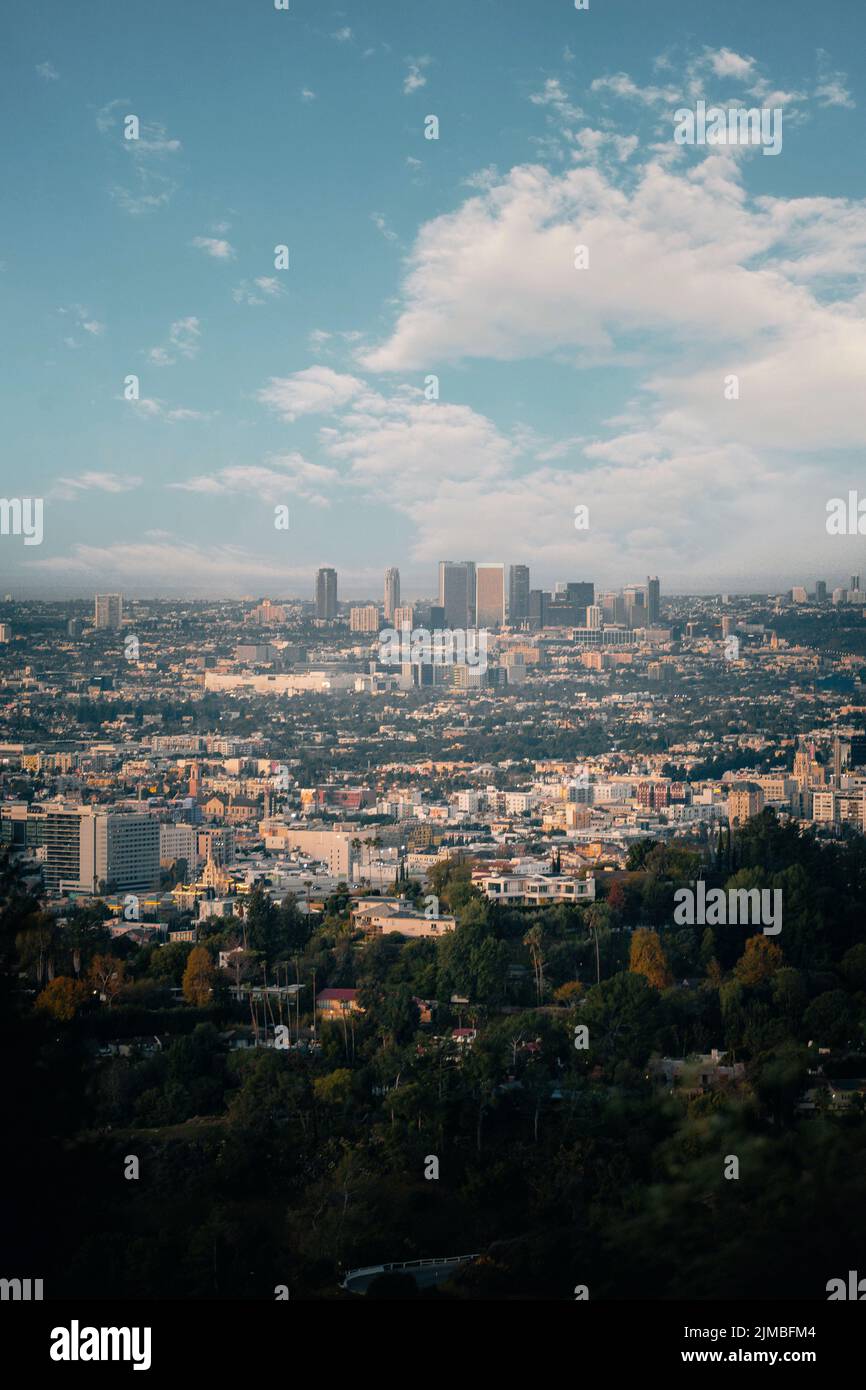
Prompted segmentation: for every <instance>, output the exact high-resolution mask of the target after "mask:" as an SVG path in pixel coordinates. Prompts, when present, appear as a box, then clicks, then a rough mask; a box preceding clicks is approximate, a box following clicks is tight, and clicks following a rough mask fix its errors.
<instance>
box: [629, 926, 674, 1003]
mask: <svg viewBox="0 0 866 1390" xmlns="http://www.w3.org/2000/svg"><path fill="white" fill-rule="evenodd" d="M628 968H629V970H630V971H631V973H632V974H633V975H643V977H644V979H645V980H647V981H648V982H649V983H650V984H651V985H652V987H653V989H657V990H663V989H668V988H669V987H670V986H671V985H672V984H673V982H674V981H673V975H672V974H671V969H670V966H669V965H668V962H667V957H666V956H665V953H664V949H663V947H662V943H661V938H660V936H659V934H658V932H654V931H649V930H648V929H647V928H645V927H640V928H639V929H638V930H637V931H636V932H634V933H633V934H632V938H631V952H630V955H629V964H628Z"/></svg>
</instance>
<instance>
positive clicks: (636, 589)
mask: <svg viewBox="0 0 866 1390" xmlns="http://www.w3.org/2000/svg"><path fill="white" fill-rule="evenodd" d="M623 600H624V602H625V620H626V622H627V623H628V625H629V627H646V625H647V602H646V600H647V592H646V588H645V587H644V585H643V584H629V585H628V587H627V588H625V589H623Z"/></svg>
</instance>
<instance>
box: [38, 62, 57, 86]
mask: <svg viewBox="0 0 866 1390" xmlns="http://www.w3.org/2000/svg"><path fill="white" fill-rule="evenodd" d="M36 71H37V73H38V74H39V76H40V77H41V78H42V80H43V81H44V82H56V81H57V79H58V78H59V77H60V73H59V72H58V71H57V69H56V67H55V66H54V64H53V63H49V62H44V63H37V64H36Z"/></svg>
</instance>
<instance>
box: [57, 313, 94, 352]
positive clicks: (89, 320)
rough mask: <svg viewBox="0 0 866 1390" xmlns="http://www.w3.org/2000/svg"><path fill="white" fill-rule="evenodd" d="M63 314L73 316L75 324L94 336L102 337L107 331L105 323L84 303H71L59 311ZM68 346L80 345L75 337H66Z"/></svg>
mask: <svg viewBox="0 0 866 1390" xmlns="http://www.w3.org/2000/svg"><path fill="white" fill-rule="evenodd" d="M57 312H58V313H59V314H61V315H62V316H64V317H66V316H68V317H71V318H73V319H74V320H75V326H76V327H77V328H80V329H81V331H82V332H83V333H89V334H90V336H91V337H92V338H101V337H102V335H103V333H104V332H105V324H104V323H100V321H99V319H97V318H94V317H93V315H92V314H91V313H90V310H89V309H86V308H85V307H84V305H83V304H71V305H68V306H67V307H64V308H62V309H58V311H57ZM64 342H65V343H66V346H67V347H80V344H79V343H78V342H76V340H75V339H74V338H65V339H64Z"/></svg>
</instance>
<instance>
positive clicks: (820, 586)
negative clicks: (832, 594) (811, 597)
mask: <svg viewBox="0 0 866 1390" xmlns="http://www.w3.org/2000/svg"><path fill="white" fill-rule="evenodd" d="M815 602H816V603H826V602H827V585H826V583H825V581H824V580H823V579H816V580H815Z"/></svg>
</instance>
